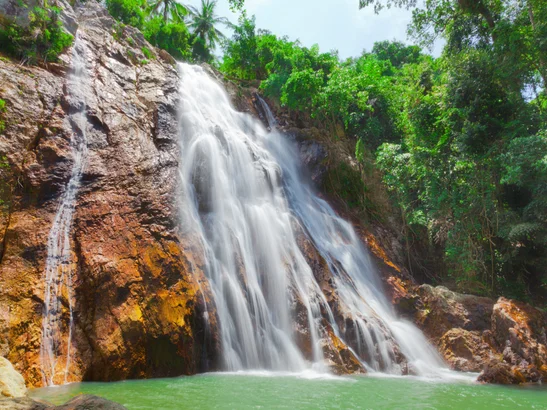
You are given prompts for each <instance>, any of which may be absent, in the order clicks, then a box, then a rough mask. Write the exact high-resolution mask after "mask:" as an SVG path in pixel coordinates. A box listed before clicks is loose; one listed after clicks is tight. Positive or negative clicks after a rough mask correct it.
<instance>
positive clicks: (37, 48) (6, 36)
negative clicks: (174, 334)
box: [0, 7, 73, 64]
mask: <svg viewBox="0 0 547 410" xmlns="http://www.w3.org/2000/svg"><path fill="white" fill-rule="evenodd" d="M72 39H73V37H72V36H71V35H70V34H69V33H67V32H66V31H65V30H64V29H63V26H62V24H61V22H60V21H59V9H58V8H57V7H44V8H43V7H35V8H34V9H33V11H31V12H30V13H29V25H28V26H27V27H22V26H19V25H17V24H16V23H14V22H8V23H5V24H4V25H3V26H1V27H0V50H2V51H3V52H5V53H7V54H8V55H11V56H13V57H16V58H21V59H23V60H24V61H25V62H27V63H30V64H36V63H37V62H39V61H43V62H50V61H57V58H58V56H59V54H61V53H62V52H63V51H64V50H65V49H66V48H67V47H68V46H70V45H71V44H72Z"/></svg>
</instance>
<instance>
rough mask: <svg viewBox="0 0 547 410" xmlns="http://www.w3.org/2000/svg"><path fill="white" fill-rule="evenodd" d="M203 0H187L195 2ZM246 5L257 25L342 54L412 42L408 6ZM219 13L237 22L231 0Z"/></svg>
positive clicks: (279, 1) (248, 0) (284, 1)
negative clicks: (408, 32) (377, 8)
mask: <svg viewBox="0 0 547 410" xmlns="http://www.w3.org/2000/svg"><path fill="white" fill-rule="evenodd" d="M200 2H201V1H200V0H186V1H183V3H184V4H191V5H194V6H198V5H199V4H200ZM245 8H246V9H247V14H248V15H249V16H251V15H253V14H254V15H255V16H256V25H257V28H262V29H267V30H270V31H271V32H272V33H274V34H276V35H278V36H283V35H287V36H288V37H289V39H291V40H296V39H299V40H300V42H301V43H302V44H303V45H304V46H306V47H310V46H312V45H313V44H316V43H317V44H319V47H320V49H321V51H324V52H326V51H331V50H334V49H336V50H338V51H339V53H340V57H341V58H347V57H354V56H359V55H360V54H361V53H362V51H363V50H366V51H370V50H371V49H372V46H373V45H374V43H375V42H376V41H382V40H394V39H396V40H399V41H403V42H405V43H407V44H410V43H411V42H410V41H408V39H407V36H406V27H407V25H408V23H409V22H410V20H411V17H412V15H411V11H409V10H405V9H398V8H392V9H384V10H382V11H381V12H380V14H375V13H374V10H373V7H367V8H366V9H362V10H359V0H245ZM217 13H218V14H219V15H221V16H225V17H227V18H228V19H230V20H231V21H232V22H233V23H236V22H237V15H236V14H233V13H231V12H230V9H229V7H228V0H218V11H217ZM221 31H223V30H222V29H221ZM223 32H224V31H223ZM225 34H228V31H227V32H226V33H225ZM439 53H440V47H436V48H435V50H434V51H433V54H434V55H439Z"/></svg>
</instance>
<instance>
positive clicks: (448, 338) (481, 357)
mask: <svg viewBox="0 0 547 410" xmlns="http://www.w3.org/2000/svg"><path fill="white" fill-rule="evenodd" d="M439 352H440V353H441V354H442V356H443V357H444V359H445V360H446V362H447V363H448V364H449V365H450V368H451V369H453V370H459V371H464V372H477V373H478V372H480V371H481V370H482V368H483V367H484V363H485V362H486V361H488V360H489V358H490V357H491V356H492V355H493V350H492V348H491V347H490V346H489V345H488V344H487V343H486V342H485V340H484V338H483V336H482V334H481V332H477V331H475V332H470V331H468V330H465V329H461V328H455V329H450V330H449V331H448V332H446V333H445V334H444V335H443V336H442V337H441V339H440V341H439Z"/></svg>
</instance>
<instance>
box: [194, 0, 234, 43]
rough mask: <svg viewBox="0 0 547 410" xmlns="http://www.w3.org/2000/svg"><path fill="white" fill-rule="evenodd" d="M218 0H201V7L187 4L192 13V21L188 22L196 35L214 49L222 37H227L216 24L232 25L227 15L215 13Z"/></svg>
mask: <svg viewBox="0 0 547 410" xmlns="http://www.w3.org/2000/svg"><path fill="white" fill-rule="evenodd" d="M216 5H217V2H216V0H201V9H200V10H198V9H196V8H195V7H193V6H190V5H189V6H187V7H188V11H189V13H190V23H189V24H188V26H189V27H191V28H192V29H193V31H194V35H195V36H197V37H199V38H200V39H201V40H202V41H203V42H204V43H205V44H207V46H208V47H209V48H211V49H214V48H215V46H216V44H217V43H218V42H219V41H220V39H223V38H226V36H225V35H224V34H222V32H221V31H220V30H218V29H217V28H216V27H215V25H217V24H219V23H220V24H224V25H225V26H228V27H231V26H232V23H230V22H229V21H228V19H226V18H225V17H218V16H217V15H216V13H215V7H216Z"/></svg>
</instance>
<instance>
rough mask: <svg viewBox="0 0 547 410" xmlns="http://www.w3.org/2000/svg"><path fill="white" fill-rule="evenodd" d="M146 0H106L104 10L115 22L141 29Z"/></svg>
mask: <svg viewBox="0 0 547 410" xmlns="http://www.w3.org/2000/svg"><path fill="white" fill-rule="evenodd" d="M145 6H146V0H106V8H107V9H108V12H109V13H110V15H111V16H112V17H114V18H115V19H116V20H118V21H120V22H122V23H124V24H129V25H131V26H133V27H137V28H142V27H143V25H144V21H145V12H144V8H145Z"/></svg>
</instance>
